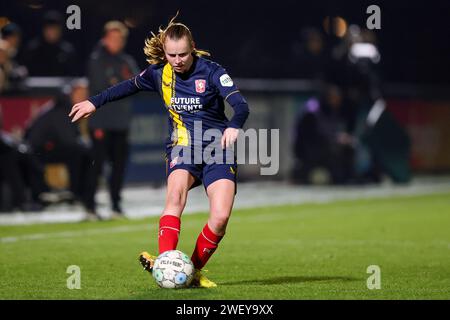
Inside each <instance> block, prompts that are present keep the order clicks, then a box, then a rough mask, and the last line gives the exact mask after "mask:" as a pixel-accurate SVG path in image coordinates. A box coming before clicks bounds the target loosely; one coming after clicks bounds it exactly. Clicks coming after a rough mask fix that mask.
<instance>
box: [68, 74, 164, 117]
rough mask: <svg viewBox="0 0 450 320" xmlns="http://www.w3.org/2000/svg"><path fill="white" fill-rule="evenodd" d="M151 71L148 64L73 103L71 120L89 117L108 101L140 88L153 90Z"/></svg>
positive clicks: (133, 92) (126, 95)
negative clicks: (138, 70)
mask: <svg viewBox="0 0 450 320" xmlns="http://www.w3.org/2000/svg"><path fill="white" fill-rule="evenodd" d="M153 71H154V69H153V66H150V67H148V68H147V69H145V70H144V71H142V72H141V73H140V74H139V75H137V76H135V77H133V78H131V79H128V80H125V81H122V82H120V83H118V84H116V85H114V86H112V87H109V88H108V89H106V90H104V91H102V92H100V93H99V94H97V95H95V96H92V97H90V98H89V99H88V100H85V101H82V102H80V103H77V104H75V105H74V106H73V107H72V110H71V111H70V113H69V117H71V118H72V117H73V118H72V122H75V121H77V120H79V119H81V118H87V117H89V116H90V115H91V114H93V113H94V112H95V111H96V110H97V109H98V108H100V107H101V106H102V105H104V104H106V103H108V102H111V101H116V100H119V99H123V98H125V97H128V96H131V95H133V94H135V93H137V92H139V91H141V90H147V91H154V90H155V88H156V86H155V81H154V78H153V73H154V72H153Z"/></svg>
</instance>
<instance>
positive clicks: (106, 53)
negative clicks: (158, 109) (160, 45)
mask: <svg viewBox="0 0 450 320" xmlns="http://www.w3.org/2000/svg"><path fill="white" fill-rule="evenodd" d="M127 37H128V29H127V27H126V26H125V25H124V24H123V23H121V22H120V21H110V22H108V23H106V24H105V26H104V33H103V37H102V39H101V40H100V43H99V44H98V46H97V47H96V48H95V50H94V51H93V52H92V54H91V56H90V59H89V64H88V72H87V73H88V77H89V89H90V92H91V93H94V92H99V91H103V90H104V89H106V88H108V87H110V86H113V85H115V84H117V83H119V82H121V81H123V80H126V79H129V78H131V77H132V76H133V75H135V74H136V73H138V72H139V70H138V67H137V64H136V62H135V60H134V59H133V58H132V57H131V56H129V55H127V54H125V53H124V52H123V48H124V46H125V43H126V39H127ZM111 104H112V105H113V108H114V112H107V111H106V110H99V112H97V113H96V114H95V115H93V116H92V117H91V118H90V119H89V122H88V126H89V130H90V134H91V139H92V142H93V150H94V159H95V161H94V173H93V175H92V176H91V181H90V184H91V186H90V190H92V192H93V193H95V192H96V190H97V185H98V179H99V177H100V176H101V174H102V172H103V166H104V164H105V162H106V161H108V162H109V163H110V165H111V171H110V172H111V174H110V177H109V181H108V182H109V192H110V197H111V207H112V212H113V215H114V216H118V215H122V214H123V211H122V208H121V191H122V186H123V180H124V175H125V166H126V162H127V158H128V148H129V146H128V136H129V128H130V124H131V103H130V101H129V100H121V101H116V102H113V103H111ZM89 206H90V209H91V211H92V212H93V213H95V211H96V204H95V201H94V202H92V203H91V204H90V205H89Z"/></svg>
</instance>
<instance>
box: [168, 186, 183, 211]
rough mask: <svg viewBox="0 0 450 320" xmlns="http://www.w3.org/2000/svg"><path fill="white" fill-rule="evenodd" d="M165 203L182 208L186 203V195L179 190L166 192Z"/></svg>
mask: <svg viewBox="0 0 450 320" xmlns="http://www.w3.org/2000/svg"><path fill="white" fill-rule="evenodd" d="M166 203H167V205H168V206H171V207H177V208H183V207H184V206H185V204H186V195H185V194H183V192H181V191H179V190H173V191H170V192H168V194H167V200H166Z"/></svg>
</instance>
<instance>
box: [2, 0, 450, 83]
mask: <svg viewBox="0 0 450 320" xmlns="http://www.w3.org/2000/svg"><path fill="white" fill-rule="evenodd" d="M71 4H77V5H78V6H80V8H81V30H72V31H70V30H66V34H65V38H66V39H67V40H69V41H71V42H72V43H73V44H74V45H75V47H76V48H77V50H78V52H79V55H80V58H81V59H82V60H85V58H86V57H87V56H88V55H89V53H90V51H91V50H92V48H93V47H94V45H95V44H96V42H97V41H98V39H99V38H100V37H101V31H102V26H103V24H104V23H105V22H106V21H108V20H111V19H118V20H125V19H126V20H127V21H128V22H130V23H132V24H133V25H135V27H134V28H132V30H131V32H130V37H129V39H128V44H127V47H126V51H127V52H129V53H130V54H132V55H133V56H134V57H135V58H136V59H137V61H138V63H139V66H140V67H141V68H143V67H145V65H146V61H145V57H144V54H143V52H142V46H143V42H144V39H145V38H146V37H147V36H148V35H149V34H150V31H154V32H156V31H157V30H158V27H159V26H160V25H164V26H165V25H166V24H167V22H168V19H169V18H170V17H171V16H173V15H174V14H175V13H176V11H177V10H178V9H179V10H180V16H179V19H178V20H179V21H181V22H183V23H185V24H187V25H188V26H189V27H190V28H191V30H192V32H193V34H194V38H195V40H196V43H197V47H199V48H202V49H207V50H210V52H211V53H212V58H213V60H215V61H217V62H219V63H220V64H222V65H224V66H227V69H228V70H229V71H230V73H231V74H232V75H233V76H234V77H250V78H257V77H262V78H286V77H295V73H294V75H293V74H292V72H291V71H292V70H289V66H290V63H291V62H292V61H291V59H292V57H291V56H290V55H289V54H288V52H289V50H290V48H291V45H292V43H293V42H294V41H296V40H297V41H298V39H299V38H300V36H299V34H300V30H301V29H302V28H304V27H308V26H313V27H318V28H320V29H321V30H322V31H323V21H324V19H325V18H326V17H327V16H329V17H335V16H341V17H343V18H344V19H346V20H347V22H348V24H349V25H350V24H357V25H359V26H360V27H364V28H365V24H366V19H367V18H368V17H369V14H367V13H366V8H367V7H368V6H369V5H370V4H376V5H378V6H380V8H381V30H375V33H376V35H377V40H378V47H379V49H380V52H381V57H382V58H381V63H380V68H381V73H382V77H383V79H384V80H385V81H387V82H393V83H412V84H447V83H449V82H450V80H449V78H448V70H450V59H449V58H448V57H449V56H450V42H449V39H450V26H449V18H450V1H448V0H436V1H419V2H411V1H395V2H394V1H370V2H368V1H324V0H315V1H308V2H306V1H289V0H279V1H267V2H263V1H221V2H213V1H205V0H200V1H189V2H188V1H181V0H178V1H164V2H163V1H155V0H145V1H142V0H139V1H116V0H110V1H92V0H91V1H86V0H80V1H75V0H71V1H66V0H63V1H56V0H52V1H45V0H16V1H6V0H2V2H1V7H0V12H1V14H0V16H6V17H8V18H9V19H10V20H11V21H14V22H16V23H17V24H19V25H20V26H21V27H22V29H23V33H24V39H23V42H24V43H26V42H27V41H28V40H30V39H31V38H33V37H35V36H36V35H37V34H38V32H39V30H40V24H41V20H42V15H43V13H44V12H45V11H46V10H48V9H58V10H59V11H61V12H62V13H65V10H66V8H67V6H69V5H71ZM67 16H68V15H67ZM326 37H328V39H327V40H328V41H327V43H329V44H333V43H334V42H335V41H336V39H333V38H332V37H331V36H329V35H326ZM288 71H290V72H288Z"/></svg>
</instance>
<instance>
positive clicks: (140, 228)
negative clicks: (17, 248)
mask: <svg viewBox="0 0 450 320" xmlns="http://www.w3.org/2000/svg"><path fill="white" fill-rule="evenodd" d="M155 229H156V226H154V225H145V226H144V225H139V226H122V227H113V228H97V229H87V230H77V231H62V232H49V233H34V234H28V235H23V236H15V237H4V238H0V243H13V242H18V241H33V240H47V239H53V238H75V237H81V236H92V235H99V234H111V233H127V232H134V231H145V230H155Z"/></svg>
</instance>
